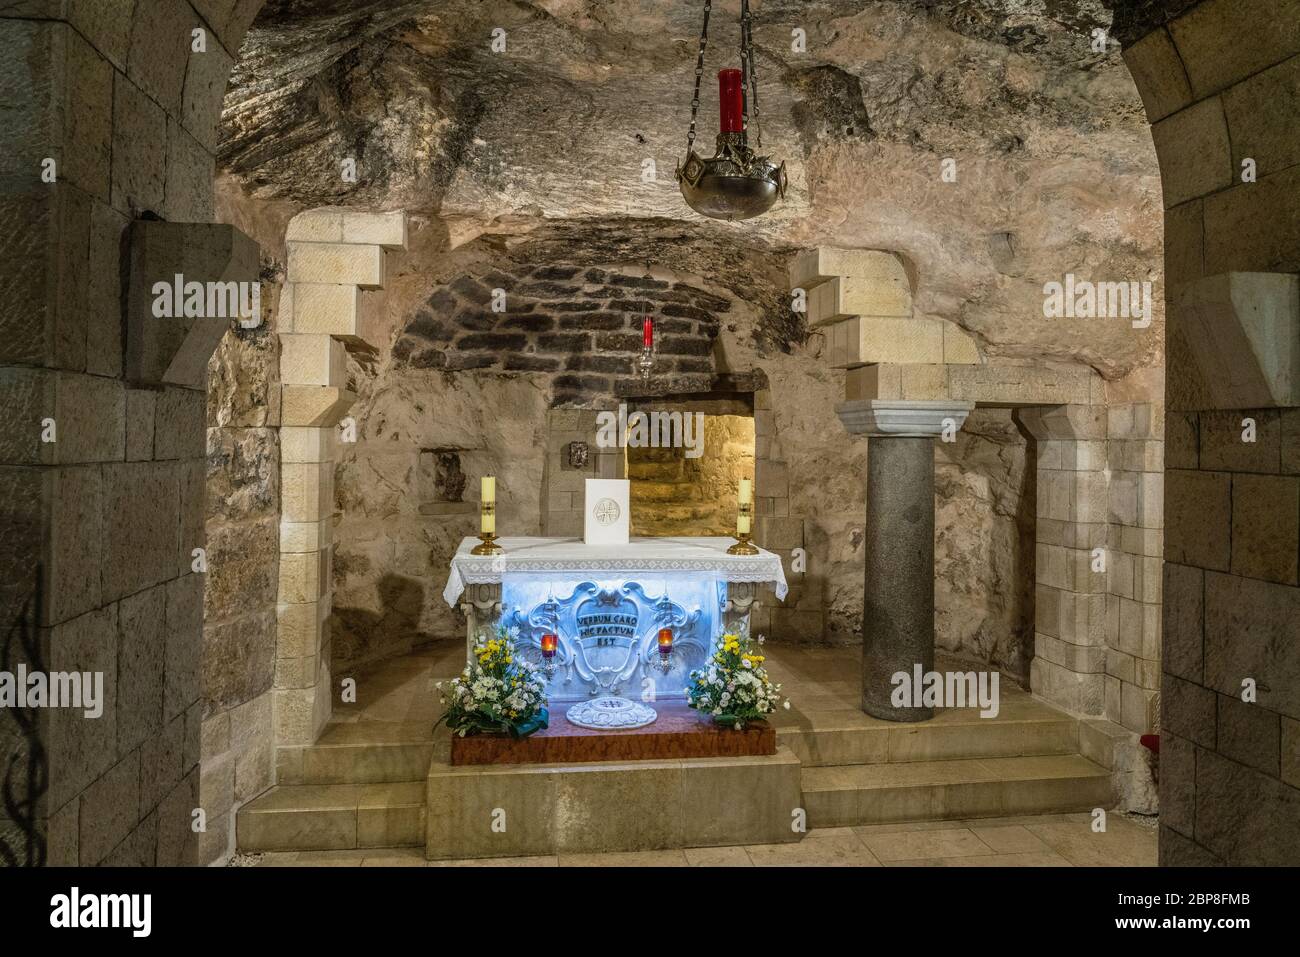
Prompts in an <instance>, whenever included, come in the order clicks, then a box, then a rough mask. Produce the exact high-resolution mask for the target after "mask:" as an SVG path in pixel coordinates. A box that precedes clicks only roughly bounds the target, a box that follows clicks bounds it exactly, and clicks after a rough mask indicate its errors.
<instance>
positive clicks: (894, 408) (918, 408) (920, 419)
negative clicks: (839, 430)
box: [835, 399, 975, 438]
mask: <svg viewBox="0 0 1300 957" xmlns="http://www.w3.org/2000/svg"><path fill="white" fill-rule="evenodd" d="M973 408H975V404H974V403H973V402H957V401H955V400H952V399H939V400H921V399H856V400H854V401H852V402H842V403H840V404H839V405H837V406H836V407H835V413H836V414H837V415H838V416H839V417H840V421H841V422H843V423H844V428H845V429H846V430H848V431H849V432H850V433H851V434H853V435H868V436H872V435H875V436H894V437H899V438H904V437H911V438H931V437H934V436H937V435H940V434H941V433H942V432H943V431H944V425H945V423H946V422H948V420H952V422H953V423H955V425H956V428H958V429H960V428H961V427H962V425H963V424H964V423H965V422H966V416H968V415H970V411H971V409H973Z"/></svg>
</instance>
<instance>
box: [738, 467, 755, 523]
mask: <svg viewBox="0 0 1300 957" xmlns="http://www.w3.org/2000/svg"><path fill="white" fill-rule="evenodd" d="M736 500H737V502H738V503H739V506H740V507H739V508H738V509H737V510H736V534H737V535H748V534H749V506H750V505H751V504H752V503H753V501H754V483H753V482H751V481H750V480H749V479H746V478H743V479H741V480H740V494H739V495H737V496H736Z"/></svg>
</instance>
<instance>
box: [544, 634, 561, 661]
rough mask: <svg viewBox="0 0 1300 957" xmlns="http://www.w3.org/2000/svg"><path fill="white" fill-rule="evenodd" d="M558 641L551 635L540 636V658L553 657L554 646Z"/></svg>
mask: <svg viewBox="0 0 1300 957" xmlns="http://www.w3.org/2000/svg"><path fill="white" fill-rule="evenodd" d="M558 641H559V639H558V638H557V637H556V636H555V635H551V634H546V635H542V657H543V658H554V657H555V646H556V643H557V642H558Z"/></svg>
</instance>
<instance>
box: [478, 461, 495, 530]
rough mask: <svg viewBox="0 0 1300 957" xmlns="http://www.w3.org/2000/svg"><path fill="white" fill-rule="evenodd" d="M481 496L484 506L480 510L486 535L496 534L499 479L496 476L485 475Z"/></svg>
mask: <svg viewBox="0 0 1300 957" xmlns="http://www.w3.org/2000/svg"><path fill="white" fill-rule="evenodd" d="M479 497H480V498H481V499H482V504H483V508H482V510H481V511H480V518H481V521H482V529H481V531H482V532H483V534H484V535H495V534H496V533H497V513H496V508H495V507H493V508H488V507H487V506H489V505H491V506H495V505H496V500H497V480H496V477H495V476H492V475H485V476H483V482H482V485H481V487H480V494H479Z"/></svg>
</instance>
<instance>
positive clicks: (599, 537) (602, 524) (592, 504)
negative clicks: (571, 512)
mask: <svg viewBox="0 0 1300 957" xmlns="http://www.w3.org/2000/svg"><path fill="white" fill-rule="evenodd" d="M628 488H629V485H628V480H627V479H587V490H586V493H585V494H586V497H587V500H586V506H585V508H584V509H583V516H584V517H583V523H582V540H583V542H585V543H586V544H588V545H626V544H627V538H628V519H629V517H630V512H629V510H628Z"/></svg>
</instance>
